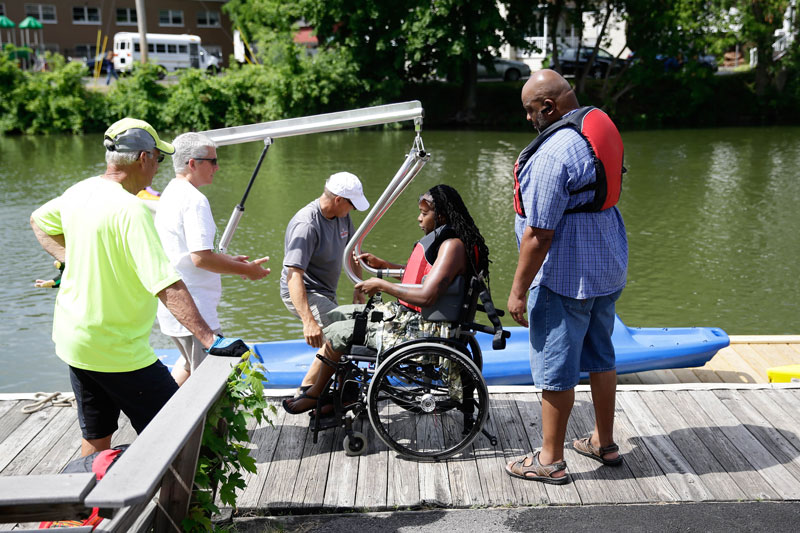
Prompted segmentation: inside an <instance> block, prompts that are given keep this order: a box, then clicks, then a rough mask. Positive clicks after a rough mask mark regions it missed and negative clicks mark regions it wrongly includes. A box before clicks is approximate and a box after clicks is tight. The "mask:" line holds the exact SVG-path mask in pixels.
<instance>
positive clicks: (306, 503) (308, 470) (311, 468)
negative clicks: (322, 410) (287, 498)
mask: <svg viewBox="0 0 800 533" xmlns="http://www.w3.org/2000/svg"><path fill="white" fill-rule="evenodd" d="M299 416H300V417H301V418H305V419H306V421H308V420H309V419H308V418H306V416H305V415H299ZM335 434H336V432H335V431H321V432H319V433H318V434H317V442H316V443H314V442H313V440H314V432H313V431H311V427H310V426H309V429H308V431H307V432H306V435H305V445H304V446H303V459H302V460H301V461H300V466H299V468H298V469H297V475H296V477H295V482H294V490H293V492H292V502H293V503H294V505H295V506H297V507H311V508H320V507H322V504H323V502H324V500H325V487H326V485H327V484H328V470H329V466H330V462H331V453H332V452H333V437H334V435H335ZM336 484H337V480H336V479H331V480H330V485H331V487H332V488H334V489H335V488H336Z"/></svg>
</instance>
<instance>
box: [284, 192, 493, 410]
mask: <svg viewBox="0 0 800 533" xmlns="http://www.w3.org/2000/svg"><path fill="white" fill-rule="evenodd" d="M417 221H418V222H419V226H420V228H421V229H422V231H424V232H425V237H423V238H422V239H421V240H420V241H419V242H418V243H416V245H415V246H414V250H413V252H412V254H411V257H410V258H409V260H408V262H407V263H406V265H405V266H403V265H396V264H392V263H389V262H387V261H385V260H383V259H380V258H378V257H376V256H374V255H372V254H369V253H365V254H362V255H361V256H359V258H360V259H363V260H364V261H365V262H366V263H367V264H368V265H369V266H371V267H373V268H376V269H386V268H405V271H404V274H403V278H402V280H401V281H402V283H404V284H414V285H418V286H416V287H410V288H407V287H402V286H400V285H398V284H396V283H392V282H389V281H387V280H385V279H381V278H370V279H368V280H366V281H362V282H360V283H358V284H357V285H356V289H360V290H361V291H363V292H364V293H366V294H368V295H370V296H372V295H374V294H375V293H377V292H383V293H386V294H389V295H391V296H394V297H395V298H397V299H398V301H397V302H388V303H379V304H377V305H375V306H374V307H373V308H372V310H371V311H369V313H370V316H369V317H368V318H367V320H366V331H364V332H362V334H363V336H364V340H363V341H362V343H363V345H365V346H367V347H368V348H371V349H373V350H375V351H376V354H378V355H379V354H381V353H383V352H385V351H386V350H387V349H389V348H391V347H392V346H395V345H397V344H399V343H400V342H403V341H405V340H408V339H413V338H418V337H429V336H436V337H444V338H448V337H450V336H451V335H452V331H451V328H450V323H447V322H439V321H437V322H434V321H428V320H426V319H424V318H423V317H422V315H421V313H420V310H421V308H423V307H430V306H432V305H433V304H435V303H437V302H439V303H442V301H443V300H445V299H447V298H450V299H452V300H455V301H458V302H460V301H461V300H462V299H463V295H462V294H457V295H456V294H454V295H450V294H449V293H448V289H450V291H449V292H453V290H457V288H456V285H457V284H453V281H454V280H456V279H457V278H458V276H464V277H467V278H469V277H470V276H473V275H475V276H477V275H478V273H480V274H482V276H483V278H484V279H486V280H488V275H489V249H488V248H487V247H486V243H485V242H484V239H483V236H482V235H481V233H480V231H479V230H478V228H477V226H476V225H475V222H474V221H473V220H472V216H470V214H469V211H468V210H467V207H466V206H465V205H464V202H463V200H462V199H461V196H460V195H459V194H458V192H456V190H455V189H453V188H452V187H450V186H448V185H437V186H435V187H433V188H431V189H430V190H428V191H427V192H426V193H425V194H423V195H422V196H421V197H420V198H419V216H418V217H417ZM462 279H463V278H462ZM451 285H453V287H451ZM462 287H463V285H459V286H458V288H462ZM367 305H370V304H367ZM456 305H457V304H456ZM364 309H365V305H363V304H362V305H344V306H340V307H337V308H336V309H334V310H333V311H331V312H330V313H329V317H330V318H331V319H332V320H333V321H332V323H331V324H330V325H329V326H327V327H326V328H325V329H324V333H325V338H326V343H325V345H324V346H323V347H322V349H321V350H320V351H319V354H321V355H323V356H324V357H325V358H326V359H328V360H330V361H332V362H338V361H339V360H340V358H341V356H342V354H344V353H348V350H350V348H351V346H352V345H353V338H354V331H355V329H356V320H355V317H356V315H358V314H360V313H363V312H364ZM362 324H363V322H362ZM314 371H315V373H316V375H315V376H314V375H311V376H306V380H304V385H305V386H304V387H301V394H299V395H298V396H296V397H295V398H292V399H289V400H284V401H283V408H284V409H285V410H286V411H287V412H288V413H290V414H300V413H304V412H307V411H310V410H312V409H314V408H315V407H316V406H317V400H318V399H319V397H320V395H321V394H323V393H324V392H325V391H323V390H322V389H323V388H324V387H325V384H326V383H327V382H328V380H329V378H330V377H331V376H332V375H333V373H334V371H335V370H334V365H328V364H321V365H312V368H311V369H310V370H309V372H310V373H313V372H314Z"/></svg>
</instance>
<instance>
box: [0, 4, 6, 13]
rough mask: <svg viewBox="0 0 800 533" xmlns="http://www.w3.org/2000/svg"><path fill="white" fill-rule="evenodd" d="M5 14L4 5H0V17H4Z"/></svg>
mask: <svg viewBox="0 0 800 533" xmlns="http://www.w3.org/2000/svg"><path fill="white" fill-rule="evenodd" d="M5 14H6V5H5V4H2V3H0V15H5Z"/></svg>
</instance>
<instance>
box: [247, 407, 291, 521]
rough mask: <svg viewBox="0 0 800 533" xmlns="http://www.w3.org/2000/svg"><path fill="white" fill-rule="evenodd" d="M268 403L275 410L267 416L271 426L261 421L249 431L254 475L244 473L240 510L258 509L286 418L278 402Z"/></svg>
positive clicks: (265, 421)
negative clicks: (254, 465) (254, 468)
mask: <svg viewBox="0 0 800 533" xmlns="http://www.w3.org/2000/svg"><path fill="white" fill-rule="evenodd" d="M270 403H271V405H273V406H275V407H276V408H277V410H276V412H275V413H274V414H272V413H270V414H269V415H268V416H269V418H270V420H271V421H272V424H270V422H269V421H267V420H262V421H261V423H260V424H255V421H253V427H252V428H251V429H250V439H251V441H250V454H251V457H253V459H254V460H255V462H256V473H255V474H251V473H250V472H247V473H245V476H244V481H245V488H244V490H242V491H240V492H239V494H238V496H239V499H238V505H239V508H240V509H257V508H258V500H259V498H260V497H261V492H262V491H263V490H264V485H265V484H266V483H267V480H268V479H269V470H270V465H271V464H272V457H273V456H274V455H275V450H276V447H277V444H278V438H279V436H280V434H281V428H282V427H283V421H284V419H285V418H286V416H287V414H286V411H284V410H283V409H282V408H280V402H278V401H271V402H270Z"/></svg>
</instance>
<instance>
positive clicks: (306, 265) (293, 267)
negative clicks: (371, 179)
mask: <svg viewBox="0 0 800 533" xmlns="http://www.w3.org/2000/svg"><path fill="white" fill-rule="evenodd" d="M368 208H369V202H368V201H367V199H366V198H365V197H364V192H363V189H362V187H361V182H360V181H359V180H358V178H357V177H356V176H355V175H353V174H351V173H349V172H338V173H336V174H333V175H332V176H331V177H329V178H328V180H327V182H326V183H325V190H324V191H323V193H322V196H320V197H319V198H317V199H316V200H314V201H313V202H311V203H310V204H308V205H307V206H305V207H304V208H302V209H301V210H300V211H298V212H297V214H296V215H295V216H294V217H292V220H290V221H289V225H288V226H287V227H286V237H285V240H284V256H283V270H282V272H281V298H282V299H283V303H284V304H285V305H286V308H287V309H288V310H289V311H290V312H291V313H292V314H293V315H295V316H296V317H298V318H299V319H300V320H302V321H303V337H305V340H306V342H307V343H308V344H309V345H310V346H312V347H314V348H320V347H321V346H322V345H323V343H324V341H325V338H324V335H323V334H322V328H323V327H324V326H326V325H327V321H326V318H327V313H328V311H330V310H332V309H333V308H335V307H336V306H337V305H338V303H337V302H336V286H337V284H338V282H339V276H340V275H341V272H342V254H343V253H344V249H345V247H346V246H347V242H348V241H349V240H350V238H351V237H352V236H353V233H354V232H355V230H354V228H353V222H352V221H351V220H350V214H349V213H350V211H351V210H352V209H358V210H359V211H366V210H367V209H368ZM355 272H356V274H359V275H360V273H361V271H360V267H359V266H358V265H356V267H355ZM363 302H364V295H363V294H362V293H361V292H360V291H356V290H353V303H363ZM317 362H318V361H317V360H316V359H315V361H314V364H316V363H317ZM313 366H314V365H312V367H313Z"/></svg>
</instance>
